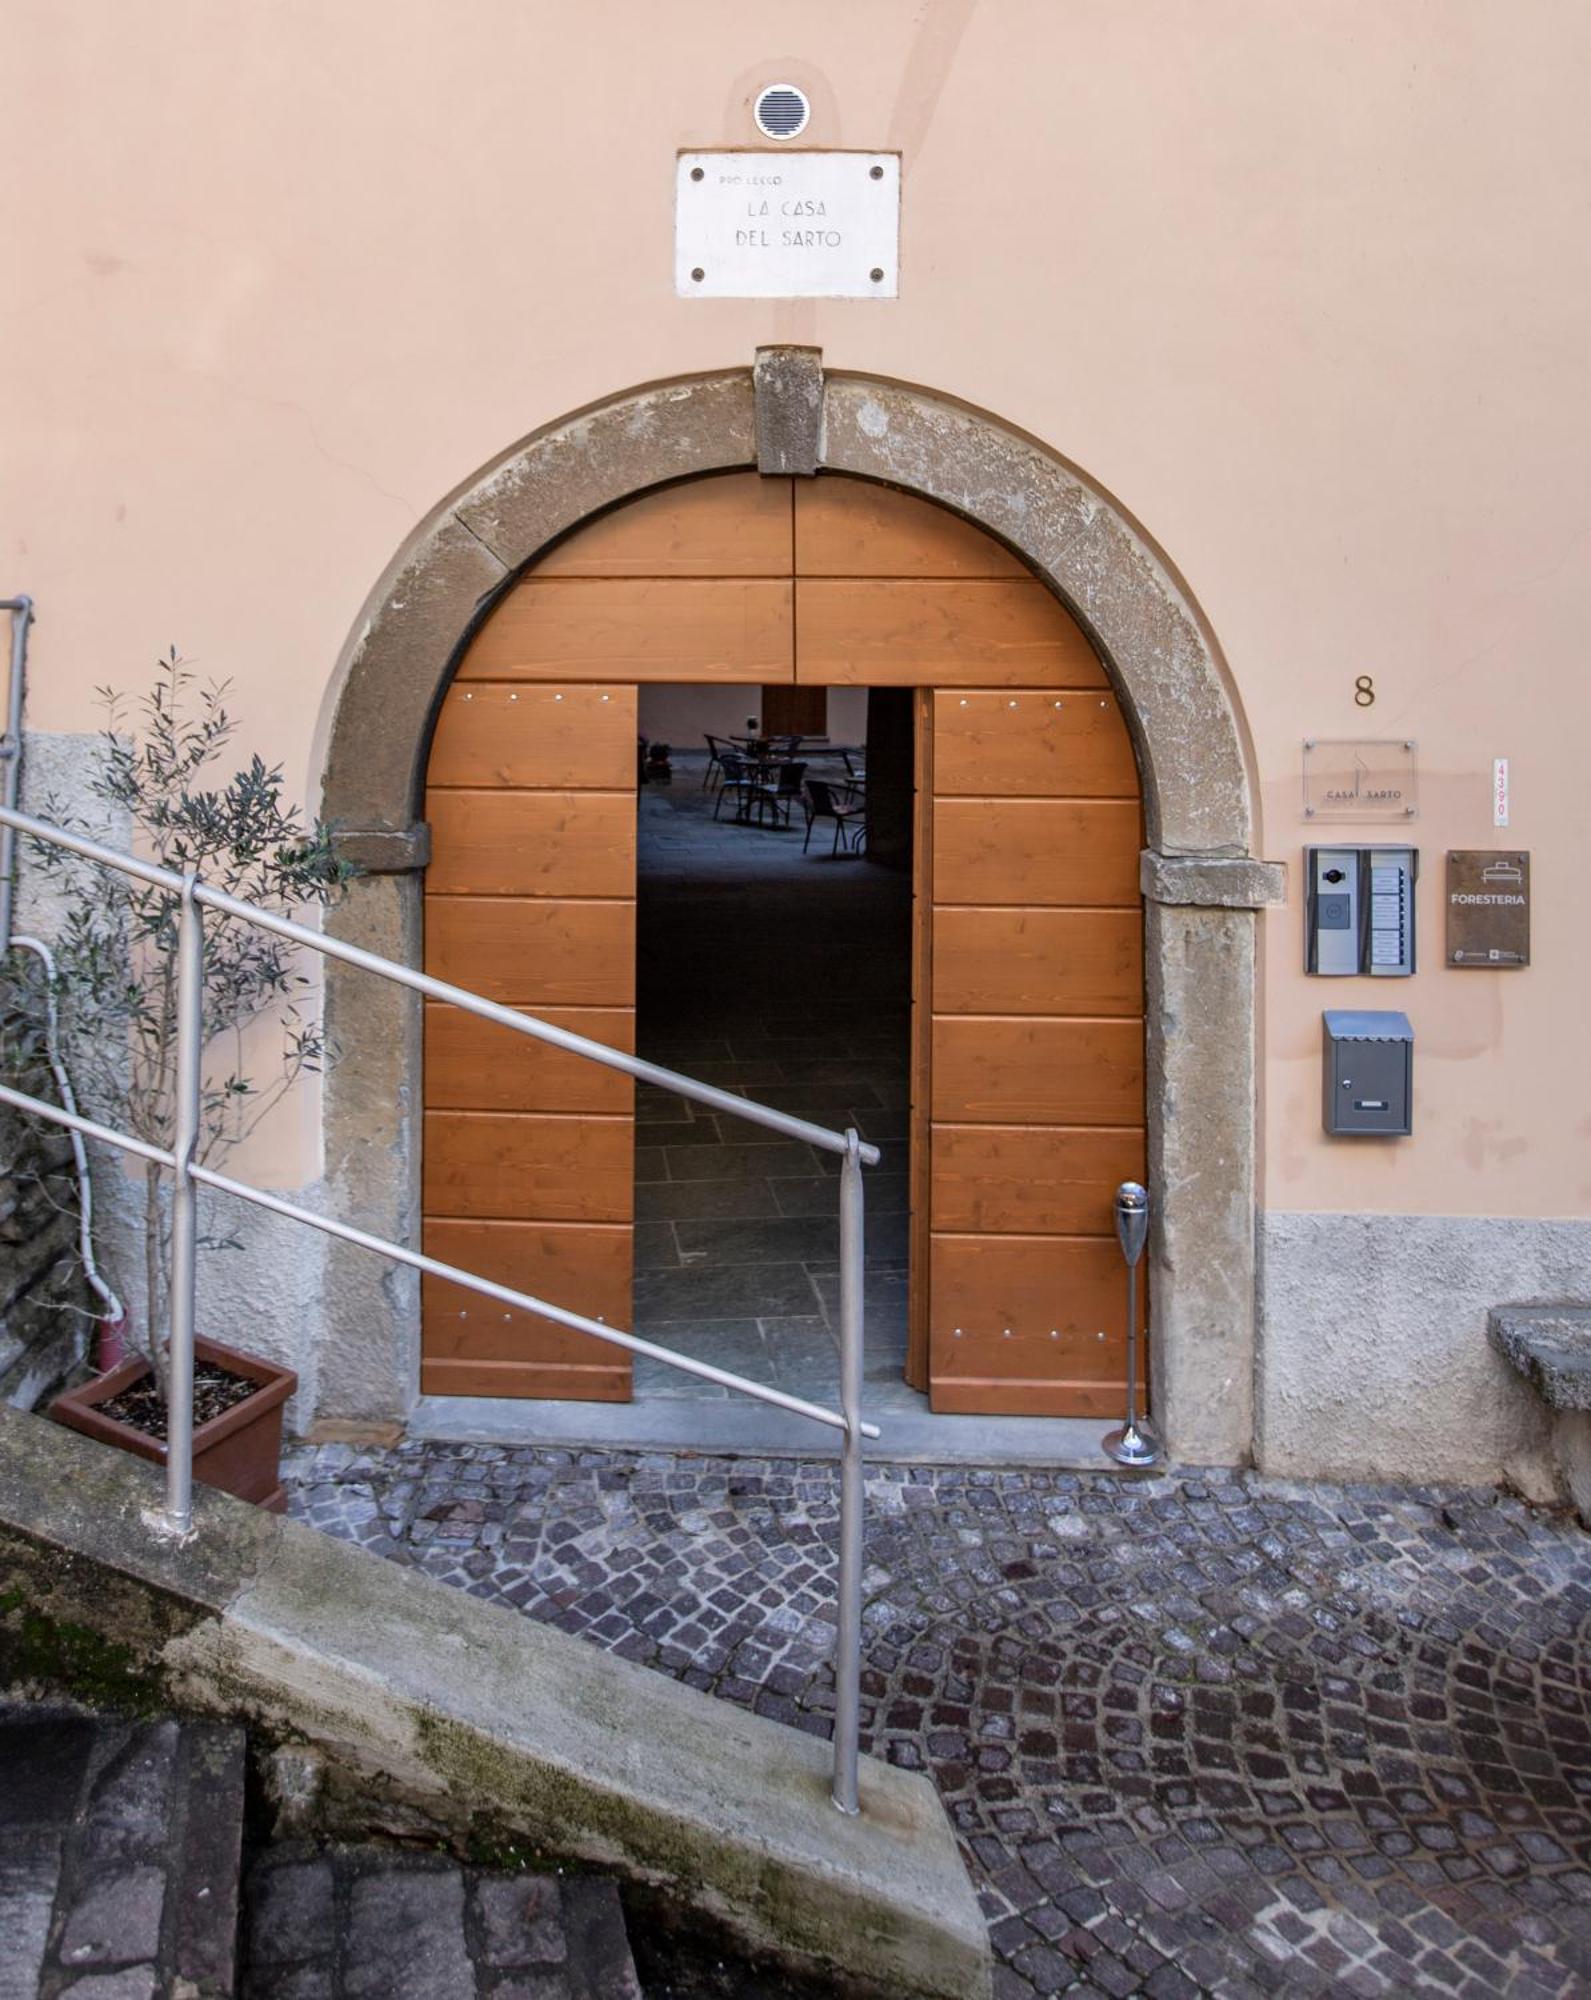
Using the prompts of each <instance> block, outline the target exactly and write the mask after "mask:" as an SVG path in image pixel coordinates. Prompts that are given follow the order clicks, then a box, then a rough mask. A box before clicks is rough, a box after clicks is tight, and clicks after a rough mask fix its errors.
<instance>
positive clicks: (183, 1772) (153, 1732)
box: [0, 1704, 245, 2000]
mask: <svg viewBox="0 0 1591 2000" xmlns="http://www.w3.org/2000/svg"><path fill="white" fill-rule="evenodd" d="M244 1769H245V1763H244V1737H243V1732H242V1730H240V1729H235V1728H232V1727H230V1726H228V1725H226V1724H220V1723H193V1722H176V1721H172V1720H169V1719H168V1720H163V1721H155V1722H125V1721H116V1720H110V1719H106V1718H103V1717H92V1716H86V1715H83V1714H80V1713H75V1712H71V1711H67V1710H62V1709H53V1708H48V1707H36V1706H32V1705H28V1704H4V1705H0V2000H65V1997H66V1996H71V2000H155V1996H163V1995H166V1994H170V1993H177V1992H180V1993H182V1994H183V1995H184V1996H186V2000H230V1996H231V1995H232V1994H233V1992H234V1990H235V1987H234V1961H235V1956H236V1944H237V1924H238V1875H239V1864H240V1859H241V1853H242V1843H243V1810H244Z"/></svg>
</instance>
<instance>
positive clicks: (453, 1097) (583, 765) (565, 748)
mask: <svg viewBox="0 0 1591 2000" xmlns="http://www.w3.org/2000/svg"><path fill="white" fill-rule="evenodd" d="M607 587H608V586H606V585H603V584H600V583H599V584H590V585H587V584H583V583H580V582H576V581H570V582H568V583H566V584H563V585H559V586H555V585H549V586H548V588H549V589H556V588H563V589H567V590H571V591H579V590H583V589H587V588H590V589H594V590H602V589H605V588H607ZM475 657H476V656H475V654H474V653H473V652H472V653H471V655H470V656H469V658H468V659H467V660H466V662H465V667H466V670H467V669H468V668H469V666H470V664H471V662H472V661H474V660H475ZM635 742H636V690H635V687H634V686H633V685H625V686H612V685H609V686H595V685H594V686H589V687H587V686H578V685H574V684H571V683H569V682H559V681H557V680H556V679H550V680H548V681H547V682H545V683H542V684H537V683H531V682H526V683H521V684H507V683H504V682H502V681H493V680H491V679H480V678H476V679H473V680H471V679H463V680H461V682H460V683H458V684H455V685H454V686H453V687H452V688H451V689H450V690H449V692H448V695H447V697H446V699H445V700H444V701H443V703H442V708H441V712H440V714H439V716H438V721H437V728H436V734H435V738H434V741H433V745H432V756H431V763H430V767H429V772H428V776H429V779H430V783H429V785H428V789H427V793H426V812H427V816H428V819H429V821H430V826H431V835H432V854H433V859H432V862H431V865H430V868H429V869H428V871H427V881H426V890H427V894H426V899H425V963H426V969H427V970H428V971H429V972H431V973H433V974H435V975H436V976H438V977H439V978H443V979H449V980H452V981H453V982H454V983H456V984H457V985H460V986H464V987H467V988H469V989H471V990H473V991H475V992H478V993H484V994H485V995H486V996H487V997H488V998H490V999H495V1000H500V1001H503V1002H505V1003H507V1004H508V1005H510V1006H518V1007H521V1008H525V1009H530V1010H533V1011H535V1012H536V1013H537V1014H538V1015H540V1016H541V1017H542V1018H543V1019H547V1020H550V1021H552V1023H553V1024H554V1025H555V1026H560V1027H567V1028H570V1029H572V1030H574V1031H575V1032H576V1033H578V1034H584V1035H587V1036H589V1037H590V1038H591V1039H593V1040H595V1041H600V1042H603V1043H606V1044H607V1045H609V1046H610V1047H617V1048H624V1049H630V1048H633V1047H634V1035H635V1024H634V998H635V979H634V958H635V904H634V895H635ZM634 1156H635V1138H634V1086H633V1084H632V1082H631V1080H630V1079H629V1078H628V1077H625V1076H619V1075H616V1074H615V1073H614V1072H613V1071H611V1070H607V1069H603V1068H602V1067H601V1066H600V1065H598V1064H596V1063H594V1062H588V1061H585V1060H582V1059H581V1058H580V1057H577V1056H574V1055H571V1054H569V1053H568V1052H566V1051H564V1050H560V1049H554V1048H550V1047H549V1046H548V1045H547V1044H545V1043H542V1042H535V1041H532V1040H530V1039H529V1038H528V1037H526V1036H523V1035H516V1034H515V1033H514V1032H513V1031H512V1030H511V1029H508V1028H504V1027H500V1026H498V1025H497V1024H495V1023H493V1022H489V1021H482V1020H479V1019H478V1018H477V1017H475V1016H474V1015H471V1014H465V1013H461V1012H460V1011H459V1010H458V1009H457V1008H454V1007H448V1006H443V1005H439V1004H432V1003H427V1005H426V1009H425V1121H424V1153H423V1160H424V1164H423V1172H422V1208H423V1212H424V1238H425V1242H426V1244H427V1246H428V1247H429V1248H430V1250H431V1252H432V1254H433V1255H435V1256H438V1257H441V1258H443V1259H444V1260H445V1261H447V1262H449V1263H454V1264H457V1265H458V1266H459V1267H460V1268H461V1269H465V1270H478V1271H480V1272H482V1273H483V1275H485V1276H487V1277H494V1278H497V1279H498V1280H499V1281H500V1282H502V1283H505V1284H509V1285H512V1286H514V1287H515V1288H516V1289H518V1290H522V1291H526V1292H529V1293H532V1294H534V1295H535V1296H537V1297H539V1298H545V1299H547V1300H548V1301H549V1302H550V1303H552V1304H555V1305H559V1306H563V1307H566V1308H568V1309H570V1310H572V1311H577V1312H587V1313H590V1314H591V1315H592V1316H593V1317H596V1318H608V1319H611V1320H612V1321H613V1322H614V1323H615V1324H616V1325H618V1326H621V1327H622V1326H625V1325H627V1324H628V1322H629V1317H630V1303H629V1301H630V1277H631V1255H632V1249H631V1246H632V1237H633V1229H632V1217H633V1213H634ZM421 1310H422V1336H421V1368H420V1381H421V1387H422V1389H423V1390H424V1391H425V1392H426V1393H427V1394H430V1395H454V1396H467V1395H473V1396H562V1397H578V1398H589V1399H595V1400H599V1401H623V1400H625V1399H626V1398H628V1396H629V1393H630V1359H629V1355H628V1354H627V1353H626V1352H625V1351H624V1350H623V1349H620V1348H612V1347H605V1346H604V1345H603V1343H602V1342H601V1341H600V1340H598V1339H596V1338H595V1337H594V1336H591V1335H585V1334H577V1333H573V1332H571V1331H569V1330H568V1329H567V1328H564V1327H561V1326H559V1325H557V1323H556V1322H554V1321H549V1320H547V1319H545V1318H543V1317H542V1316H541V1315H539V1314H528V1313H521V1312H516V1311H515V1310H513V1309H512V1308H507V1307H502V1306H497V1305H493V1304H490V1303H489V1302H487V1301H485V1300H483V1299H482V1298H481V1296H480V1295H479V1294H478V1293H476V1294H472V1293H470V1292H469V1291H468V1289H467V1288H466V1287H462V1286H455V1285H452V1284H450V1283H446V1282H441V1281H436V1280H431V1279H427V1280H426V1281H425V1282H424V1283H423V1284H422V1287H421Z"/></svg>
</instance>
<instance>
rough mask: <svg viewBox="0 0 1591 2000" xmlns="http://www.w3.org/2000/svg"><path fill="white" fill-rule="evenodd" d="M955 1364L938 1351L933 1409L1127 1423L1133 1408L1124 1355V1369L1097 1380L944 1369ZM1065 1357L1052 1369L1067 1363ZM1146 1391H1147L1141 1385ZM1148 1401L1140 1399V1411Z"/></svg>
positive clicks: (937, 1412) (931, 1400)
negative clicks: (1129, 1405) (1129, 1403)
mask: <svg viewBox="0 0 1591 2000" xmlns="http://www.w3.org/2000/svg"><path fill="white" fill-rule="evenodd" d="M941 1364H943V1367H944V1368H945V1369H949V1368H950V1367H952V1366H953V1365H954V1362H953V1359H952V1358H949V1357H945V1356H944V1355H942V1353H941V1351H940V1350H939V1349H938V1348H936V1349H935V1350H934V1366H935V1370H936V1372H935V1374H934V1377H933V1392H932V1394H931V1395H930V1397H929V1408H930V1409H931V1410H932V1411H933V1413H934V1415H935V1416H961V1417H1003V1416H1009V1415H1010V1414H1011V1413H1012V1411H1013V1410H1015V1411H1016V1412H1018V1413H1019V1414H1020V1415H1022V1416H1024V1417H1097V1418H1099V1419H1101V1420H1114V1421H1115V1422H1116V1423H1120V1422H1121V1416H1122V1412H1123V1410H1124V1409H1125V1408H1126V1407H1127V1376H1126V1366H1127V1364H1126V1362H1125V1361H1122V1360H1120V1359H1118V1364H1117V1365H1118V1369H1119V1371H1120V1372H1119V1373H1118V1374H1117V1375H1115V1376H1114V1377H1111V1378H1109V1379H1101V1380H1098V1381H1093V1380H1090V1379H1088V1378H1087V1377H1084V1376H1071V1375H1068V1374H1065V1373H1064V1372H1063V1373H1059V1374H1057V1373H1053V1372H1049V1371H1046V1372H1045V1373H1043V1374H1037V1375H1032V1376H1020V1375H997V1376H987V1375H985V1376H978V1375H970V1376H968V1375H955V1374H950V1373H945V1372H938V1371H939V1370H940V1368H941ZM1066 1365H1067V1364H1066V1362H1065V1361H1064V1360H1062V1361H1060V1362H1059V1363H1056V1362H1052V1363H1051V1368H1052V1369H1054V1368H1057V1367H1058V1368H1060V1369H1061V1370H1063V1371H1064V1369H1065V1368H1066ZM1139 1394H1140V1396H1143V1395H1144V1394H1146V1390H1145V1389H1143V1388H1142V1387H1140V1391H1139ZM1143 1411H1144V1405H1143V1404H1142V1402H1140V1405H1139V1414H1140V1416H1141V1415H1142V1414H1143Z"/></svg>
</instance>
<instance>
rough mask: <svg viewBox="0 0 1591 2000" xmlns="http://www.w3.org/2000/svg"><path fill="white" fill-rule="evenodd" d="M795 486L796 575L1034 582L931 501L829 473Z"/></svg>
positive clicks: (985, 538)
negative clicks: (959, 578) (1007, 579)
mask: <svg viewBox="0 0 1591 2000" xmlns="http://www.w3.org/2000/svg"><path fill="white" fill-rule="evenodd" d="M794 484H795V566H796V575H797V576H853V577H857V576H870V577H881V576H894V577H906V576H911V577H936V578H945V577H1021V578H1023V579H1026V580H1029V581H1031V580H1032V571H1031V570H1029V569H1027V568H1026V567H1025V566H1024V565H1023V563H1022V562H1021V561H1020V559H1019V558H1018V557H1016V556H1014V555H1013V554H1012V553H1011V551H1010V550H1009V549H1007V548H1005V547H1003V546H1002V545H1001V544H1000V543H999V542H997V541H996V540H995V539H994V537H993V536H992V535H986V534H985V533H984V531H983V530H982V529H981V528H975V527H974V526H973V525H972V523H971V522H970V521H963V520H962V519H961V517H960V516H959V515H957V514H952V513H951V512H950V510H949V509H948V508H946V507H937V506H935V505H934V503H933V502H932V501H931V500H919V499H917V498H916V497H915V495H912V494H909V493H897V492H896V491H895V489H894V488H893V487H892V486H878V485H875V484H874V483H873V482H872V481H870V480H864V479H845V478H838V479H837V478H834V477H833V476H825V475H824V474H822V473H820V474H819V475H818V477H817V478H816V479H798V480H796V481H795V482H794ZM1056 609H1057V610H1060V607H1059V605H1057V606H1056ZM1061 615H1062V616H1063V617H1064V616H1065V613H1064V612H1062V614H1061Z"/></svg>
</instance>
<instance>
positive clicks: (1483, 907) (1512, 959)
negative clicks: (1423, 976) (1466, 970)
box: [1447, 848, 1530, 972]
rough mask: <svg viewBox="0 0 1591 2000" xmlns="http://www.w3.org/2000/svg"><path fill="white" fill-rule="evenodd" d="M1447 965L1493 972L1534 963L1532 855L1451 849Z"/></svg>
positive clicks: (1495, 850) (1448, 889) (1514, 850)
mask: <svg viewBox="0 0 1591 2000" xmlns="http://www.w3.org/2000/svg"><path fill="white" fill-rule="evenodd" d="M1447 962H1448V964H1449V965H1456V966H1460V967H1465V966H1468V967H1481V968H1484V969H1485V970H1487V971H1491V972H1498V971H1508V970H1510V969H1511V968H1513V967H1515V966H1521V965H1528V964H1529V963H1530V856H1529V855H1528V854H1524V853H1521V852H1520V851H1519V849H1518V848H1514V849H1513V850H1511V851H1510V852H1508V853H1501V852H1499V851H1498V850H1497V849H1495V848H1480V849H1473V848H1451V849H1449V851H1448V857H1447Z"/></svg>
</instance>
